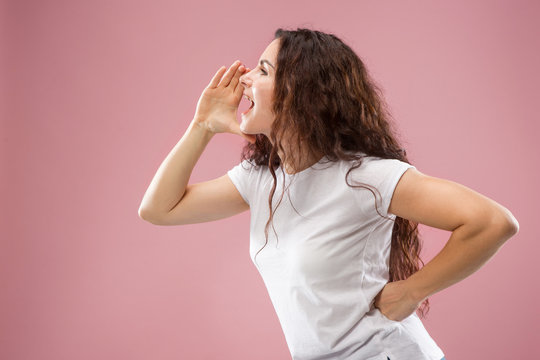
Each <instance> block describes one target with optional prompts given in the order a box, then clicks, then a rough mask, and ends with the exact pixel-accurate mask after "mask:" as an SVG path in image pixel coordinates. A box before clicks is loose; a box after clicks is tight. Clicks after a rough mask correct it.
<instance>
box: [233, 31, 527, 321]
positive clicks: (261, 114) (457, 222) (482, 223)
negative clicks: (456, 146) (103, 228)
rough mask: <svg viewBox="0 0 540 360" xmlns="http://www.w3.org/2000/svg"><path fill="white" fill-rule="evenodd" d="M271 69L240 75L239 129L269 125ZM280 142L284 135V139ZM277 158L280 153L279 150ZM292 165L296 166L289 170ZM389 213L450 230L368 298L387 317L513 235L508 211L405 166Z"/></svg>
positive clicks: (273, 48)
mask: <svg viewBox="0 0 540 360" xmlns="http://www.w3.org/2000/svg"><path fill="white" fill-rule="evenodd" d="M278 50H279V39H276V40H274V41H272V42H271V43H270V44H269V45H268V47H267V48H266V49H265V50H264V52H263V53H262V55H261V57H260V58H259V61H260V60H263V59H266V60H269V61H270V62H271V63H272V64H273V65H274V66H275V65H276V60H277V52H278ZM274 77H275V69H273V68H272V67H271V66H269V65H267V64H263V65H261V64H258V66H257V68H255V69H253V70H252V71H249V72H247V73H246V74H244V75H242V76H241V77H240V84H241V85H242V86H243V87H244V93H246V94H248V95H249V96H250V97H251V98H252V99H253V100H254V102H255V107H254V108H253V109H252V110H251V112H250V113H249V114H247V115H243V116H242V120H243V121H242V124H241V125H240V130H241V131H242V132H243V133H245V134H264V135H266V136H267V137H268V138H270V137H269V134H270V129H271V125H272V123H273V121H274V117H273V115H272V111H271V109H272V105H273V98H272V94H273V89H274ZM285 145H286V141H285ZM279 156H280V158H281V159H286V158H285V157H284V154H282V153H279ZM318 159H320V155H315V156H313V157H310V158H307V159H303V161H302V159H300V163H299V164H296V166H293V165H292V164H290V163H287V161H284V168H285V171H286V172H287V173H289V174H290V173H294V172H296V171H301V170H303V169H305V168H307V167H309V166H311V165H312V164H313V163H315V162H316V161H318ZM294 169H297V170H294ZM388 211H389V213H391V214H395V215H397V216H399V217H401V218H404V219H408V220H412V221H415V222H418V223H420V224H424V225H427V226H431V227H435V228H439V229H443V230H447V231H452V235H451V236H450V239H449V240H448V242H447V243H446V245H445V246H444V248H443V249H442V250H441V251H440V252H439V253H438V254H437V255H436V256H435V257H434V258H433V259H432V260H431V261H430V262H428V263H427V264H425V265H424V267H422V268H421V269H420V270H419V271H417V272H416V273H414V274H413V275H411V276H410V277H409V278H407V279H406V280H401V281H394V282H391V283H388V284H386V286H385V287H384V288H383V289H382V290H381V291H380V292H379V294H378V295H377V296H376V297H375V299H374V301H373V304H374V306H375V307H376V308H378V309H379V310H380V311H381V313H382V314H383V315H384V316H386V317H387V318H389V319H391V320H394V321H401V320H403V319H404V318H406V317H408V316H409V315H411V314H413V313H414V312H415V311H416V310H417V309H418V308H419V307H420V305H421V304H422V302H423V301H424V300H425V299H426V298H427V297H429V296H431V295H433V294H434V293H436V292H438V291H441V290H442V289H444V288H446V287H449V286H451V285H452V284H454V283H456V282H458V281H460V280H463V279H464V278H465V277H467V276H469V275H470V274H472V273H473V272H475V271H477V270H478V269H479V268H480V267H482V266H483V265H484V264H485V263H486V262H487V261H488V260H489V259H490V258H491V257H492V256H493V255H494V254H495V253H496V252H497V251H498V249H499V248H500V247H501V246H502V245H503V244H504V242H505V241H506V240H508V239H509V238H510V237H512V236H513V235H515V234H516V233H517V232H518V230H519V224H518V222H517V220H516V219H515V218H514V216H513V215H512V214H511V213H510V211H509V210H508V209H506V208H504V207H503V206H501V205H500V204H498V203H496V202H495V201H493V200H491V199H489V198H487V197H485V196H483V195H481V194H479V193H477V192H475V191H473V190H471V189H469V188H467V187H465V186H463V185H461V184H458V183H455V182H452V181H449V180H445V179H439V178H435V177H432V176H428V175H425V174H423V173H421V172H420V171H418V170H417V169H409V170H407V171H406V172H405V173H404V174H403V176H402V177H401V179H400V181H399V183H398V185H397V187H396V189H395V191H394V195H393V197H392V200H391V203H390V207H389V210H388Z"/></svg>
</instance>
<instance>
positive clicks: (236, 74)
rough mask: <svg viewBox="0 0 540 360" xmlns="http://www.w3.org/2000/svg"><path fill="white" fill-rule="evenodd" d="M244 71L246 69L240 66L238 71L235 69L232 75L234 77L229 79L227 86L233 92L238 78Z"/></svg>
mask: <svg viewBox="0 0 540 360" xmlns="http://www.w3.org/2000/svg"><path fill="white" fill-rule="evenodd" d="M245 70H246V67H245V66H244V65H240V66H239V67H238V69H236V73H234V77H233V78H232V79H231V82H230V84H229V86H230V87H231V88H232V89H233V90H236V89H237V87H238V82H239V79H240V76H242V74H243V73H244V71H245Z"/></svg>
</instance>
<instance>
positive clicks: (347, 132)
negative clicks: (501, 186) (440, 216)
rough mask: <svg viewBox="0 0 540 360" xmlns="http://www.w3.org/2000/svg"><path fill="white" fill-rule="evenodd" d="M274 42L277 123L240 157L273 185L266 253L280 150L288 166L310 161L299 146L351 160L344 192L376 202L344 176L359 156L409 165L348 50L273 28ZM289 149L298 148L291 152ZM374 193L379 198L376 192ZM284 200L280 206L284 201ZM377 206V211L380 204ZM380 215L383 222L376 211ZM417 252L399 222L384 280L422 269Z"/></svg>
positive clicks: (414, 235)
mask: <svg viewBox="0 0 540 360" xmlns="http://www.w3.org/2000/svg"><path fill="white" fill-rule="evenodd" d="M278 38H279V42H280V48H279V51H278V54H277V64H275V66H276V70H275V74H276V75H275V79H274V92H273V99H274V102H273V107H272V111H273V115H274V116H275V117H274V122H273V124H272V127H271V132H270V139H268V138H267V137H266V136H265V135H263V134H257V135H256V140H255V142H254V143H253V144H252V143H249V142H248V143H247V144H246V145H245V146H244V148H243V149H242V154H241V159H242V160H248V161H249V162H250V163H251V164H252V165H254V166H256V167H258V166H264V167H267V168H268V169H269V170H270V173H271V175H272V177H273V179H274V184H273V187H272V190H271V192H270V195H269V197H268V206H269V208H270V217H269V219H268V222H267V223H266V227H265V238H266V242H265V245H264V246H266V244H267V243H268V227H269V225H270V223H271V222H272V228H273V215H274V211H275V209H274V210H272V198H273V196H274V193H275V191H276V185H277V178H276V173H275V169H277V168H281V171H282V172H283V168H282V167H280V165H281V162H282V160H281V159H280V158H279V156H278V151H277V150H278V148H279V149H280V151H281V153H282V154H285V156H290V157H291V159H293V160H296V159H299V158H302V157H304V156H305V155H308V154H306V153H304V149H303V148H302V146H301V145H300V144H302V145H303V146H304V148H305V149H307V150H306V151H307V152H308V153H310V154H323V155H325V156H326V157H327V158H328V159H329V160H330V161H338V160H346V161H351V162H352V164H353V166H352V167H351V168H350V169H349V170H348V171H347V174H346V176H345V181H346V183H347V185H349V186H351V187H364V188H367V189H368V190H369V191H371V193H372V194H373V195H374V197H375V200H376V199H377V197H376V195H375V194H374V192H373V191H372V190H370V189H369V188H368V187H369V185H368V184H362V185H358V186H354V185H351V184H349V182H348V181H347V178H348V176H349V173H350V172H351V171H352V170H354V169H356V168H358V167H359V166H360V165H361V164H362V157H364V156H375V157H379V158H383V159H398V160H401V161H403V162H406V163H409V164H410V162H409V161H408V159H407V156H406V151H405V149H404V148H402V147H401V146H400V144H399V142H398V140H397V137H396V135H395V134H394V130H393V126H394V124H393V120H392V118H391V114H390V112H389V110H388V109H387V106H386V104H385V103H384V101H383V96H382V91H381V89H380V87H379V86H378V85H377V84H376V83H375V82H374V81H373V79H371V77H370V75H368V71H367V69H366V66H365V65H364V63H363V62H362V60H361V59H360V58H359V57H358V55H357V54H356V53H355V52H354V51H353V50H352V49H351V48H350V47H349V46H348V45H346V44H345V43H344V42H343V41H342V40H341V39H339V38H338V37H337V36H335V35H334V34H331V33H324V32H321V31H317V30H310V29H306V28H297V29H296V30H285V29H283V28H278V29H277V30H276V31H275V33H274V39H278ZM285 130H287V133H286V132H285ZM284 135H287V136H288V138H287V140H288V141H287V144H288V146H287V147H288V149H287V151H285V149H284V146H283V143H282V141H281V140H282V139H283V138H284ZM290 144H297V145H298V146H297V148H296V151H294V150H293V149H292V148H291V147H292V145H290ZM293 157H294V158H293ZM286 160H287V159H284V161H283V162H286ZM293 163H296V162H293ZM365 185H367V187H366V186H365ZM375 190H376V191H377V193H379V196H380V192H379V191H378V190H377V189H375ZM283 193H284V191H283V192H282V194H281V198H280V200H279V202H278V204H277V206H279V204H280V203H281V199H283ZM277 206H276V209H277ZM375 206H376V209H377V201H375ZM377 213H378V214H379V215H381V214H380V212H379V211H378V210H377ZM381 216H382V215H381ZM389 219H390V218H389ZM274 233H275V229H274ZM276 237H277V234H276ZM264 246H263V248H264ZM263 248H261V249H260V250H259V251H258V252H257V254H258V253H259V252H260V251H261V250H262V249H263ZM420 251H421V242H420V238H419V233H418V223H417V222H413V221H410V220H407V219H404V218H401V217H398V216H396V218H395V220H394V226H393V230H392V241H391V251H390V269H389V281H390V282H392V281H397V280H405V279H406V278H407V277H409V276H410V275H412V274H413V273H415V272H416V271H418V270H419V269H420V263H422V266H423V265H424V262H423V261H422V259H421V258H420ZM255 257H256V255H255ZM418 311H419V312H420V314H421V316H422V317H425V315H426V314H427V311H429V300H428V299H427V298H426V299H425V300H424V301H423V302H422V305H421V306H420V307H419V309H418Z"/></svg>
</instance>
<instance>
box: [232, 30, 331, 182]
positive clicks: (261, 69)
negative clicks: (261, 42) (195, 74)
mask: <svg viewBox="0 0 540 360" xmlns="http://www.w3.org/2000/svg"><path fill="white" fill-rule="evenodd" d="M279 46H280V39H274V40H273V41H272V42H271V43H270V44H269V45H268V46H267V47H266V49H265V50H264V51H263V53H262V54H261V56H260V58H259V62H258V64H257V67H256V68H254V69H253V70H250V71H248V72H247V73H245V74H244V75H242V76H240V84H241V85H242V86H243V87H244V94H247V95H248V96H249V97H250V98H251V99H253V101H254V104H255V105H254V107H253V108H252V109H251V110H250V111H249V112H248V113H247V114H242V123H241V124H240V130H241V131H242V133H244V134H264V135H265V136H266V137H267V138H268V139H270V132H271V127H272V124H273V122H274V119H275V116H274V114H273V111H272V107H273V105H274V99H273V92H274V79H275V74H276V67H277V54H278V51H279ZM261 60H263V61H264V60H268V61H269V62H270V64H271V65H269V64H268V63H266V62H263V63H262V64H261ZM248 69H249V68H248ZM270 141H271V139H270ZM282 142H283V145H284V147H285V148H287V140H286V139H282ZM304 153H308V151H305V152H304ZM286 155H287V154H284V153H283V152H281V151H280V150H278V156H279V158H280V159H282V162H283V163H284V170H285V172H287V173H288V174H293V173H295V172H298V171H302V170H304V169H306V168H308V167H310V166H311V165H313V164H314V163H316V162H317V161H319V160H320V159H321V157H322V154H319V153H316V154H312V155H311V156H307V157H305V158H303V159H294V158H293V156H291V155H289V156H286ZM287 159H290V160H287Z"/></svg>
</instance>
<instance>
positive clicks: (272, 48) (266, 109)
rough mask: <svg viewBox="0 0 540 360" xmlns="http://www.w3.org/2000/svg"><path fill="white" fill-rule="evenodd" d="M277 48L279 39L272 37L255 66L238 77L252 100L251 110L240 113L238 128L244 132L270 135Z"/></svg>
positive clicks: (272, 119)
mask: <svg viewBox="0 0 540 360" xmlns="http://www.w3.org/2000/svg"><path fill="white" fill-rule="evenodd" d="M278 50H279V39H274V40H273V41H272V42H271V43H270V45H268V46H267V47H266V49H265V50H264V52H263V53H262V55H261V57H260V58H259V63H258V64H257V67H256V68H254V69H252V70H251V71H249V72H248V73H246V74H244V75H242V76H241V77H240V83H241V84H242V86H243V87H244V94H245V95H247V96H248V97H250V98H251V99H252V100H253V102H254V106H253V108H252V109H251V110H249V111H248V112H247V113H245V112H244V113H242V123H241V124H240V130H242V132H244V133H246V134H265V135H266V136H267V137H270V128H271V126H272V123H273V122H274V115H273V114H272V106H273V91H274V78H275V74H276V73H275V66H276V60H277V53H278Z"/></svg>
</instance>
